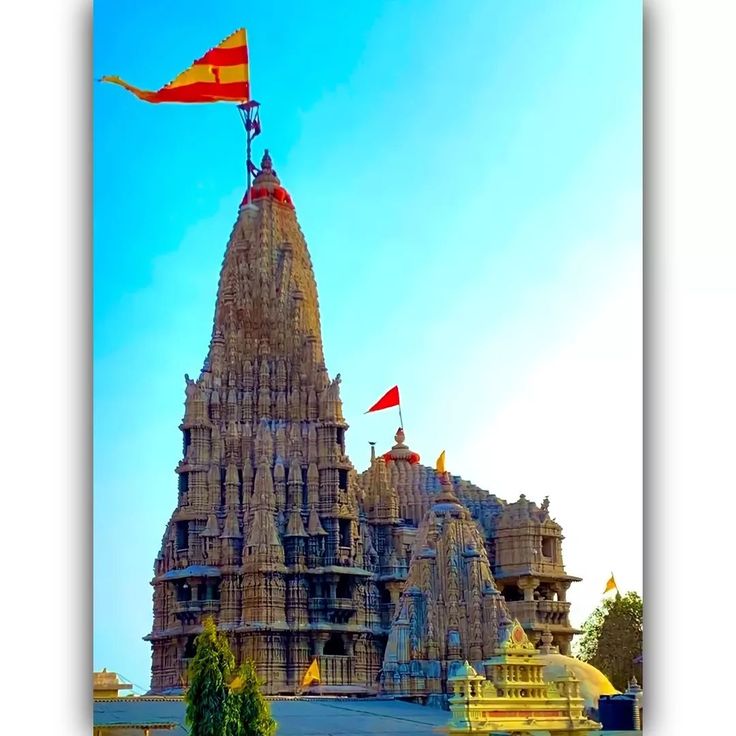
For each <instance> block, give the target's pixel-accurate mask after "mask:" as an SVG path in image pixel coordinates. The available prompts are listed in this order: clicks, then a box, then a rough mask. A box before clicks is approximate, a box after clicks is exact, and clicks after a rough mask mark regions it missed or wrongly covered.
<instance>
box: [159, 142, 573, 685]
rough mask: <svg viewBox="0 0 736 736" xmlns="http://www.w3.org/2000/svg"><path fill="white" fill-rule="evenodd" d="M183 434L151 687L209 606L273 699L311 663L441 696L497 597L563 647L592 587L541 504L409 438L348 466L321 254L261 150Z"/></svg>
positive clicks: (164, 550) (332, 679) (162, 559)
mask: <svg viewBox="0 0 736 736" xmlns="http://www.w3.org/2000/svg"><path fill="white" fill-rule="evenodd" d="M180 429H181V431H182V434H183V457H182V460H181V462H180V463H179V465H178V467H177V468H176V473H177V475H178V501H177V504H176V508H175V510H174V512H173V514H172V516H171V519H170V521H169V523H168V525H167V527H166V531H165V533H164V537H163V540H162V545H161V550H160V552H159V554H158V556H157V558H156V560H155V565H154V573H155V574H154V578H153V580H152V585H153V589H154V592H153V627H152V630H151V632H150V634H148V635H147V636H146V639H147V640H148V641H150V643H151V646H152V650H153V652H152V683H151V692H152V693H172V692H180V691H181V689H182V688H183V687H185V685H186V670H187V665H188V662H189V660H190V658H191V657H192V656H193V655H194V640H195V637H196V635H197V634H198V633H199V632H200V631H201V624H202V619H203V617H204V616H207V615H211V616H213V617H214V619H215V621H216V623H217V626H218V628H219V629H220V630H221V631H224V632H226V633H227V635H228V638H229V640H230V644H231V647H232V649H233V652H234V654H235V656H236V658H237V659H239V660H242V659H245V658H250V659H253V660H254V661H255V663H256V667H257V670H258V673H259V676H260V677H261V678H262V679H263V680H264V681H265V686H264V690H265V691H266V692H267V693H269V694H278V693H293V692H296V691H297V690H298V688H299V684H300V682H301V678H302V677H303V675H304V672H305V671H306V669H307V667H308V666H309V664H310V662H311V661H312V660H313V659H314V658H316V659H317V660H318V663H319V668H320V672H321V676H322V684H321V691H322V692H324V693H329V692H331V691H332V692H353V693H364V694H369V693H375V692H377V690H378V688H379V687H380V686H381V685H382V686H383V688H384V690H385V691H387V692H391V693H395V694H402V693H409V694H416V695H420V694H425V693H433V692H438V691H439V692H445V691H446V687H447V680H446V678H447V676H448V674H449V667H450V664H451V663H453V662H455V661H456V660H464V659H469V660H471V661H476V659H479V658H483V657H486V656H489V652H490V650H492V649H493V648H494V647H495V645H496V642H495V640H494V637H493V633H494V632H495V631H496V621H497V610H498V609H499V605H500V604H501V603H503V605H505V606H507V607H508V609H509V610H510V612H511V614H512V615H513V616H514V617H515V618H517V619H518V620H519V621H520V623H521V625H522V626H523V628H524V630H525V631H526V632H527V634H528V636H529V637H530V639H531V641H532V642H534V643H536V642H538V641H540V640H541V635H542V632H544V631H545V630H548V631H550V632H551V634H552V636H553V638H554V642H555V644H556V645H557V647H559V650H560V651H561V652H562V653H563V654H564V653H567V651H568V650H569V644H570V640H571V638H572V636H573V635H574V634H575V633H576V630H575V629H573V628H572V627H571V625H570V622H569V618H568V614H569V607H570V604H569V603H568V602H567V601H566V599H565V594H566V591H567V589H568V587H569V585H570V584H571V582H573V581H576V580H579V578H575V577H571V576H569V575H567V574H566V572H565V569H564V566H563V561H562V546H561V542H562V533H561V528H560V526H559V524H557V523H556V522H555V521H554V520H552V519H551V518H550V516H549V512H548V501H547V500H546V499H545V501H544V502H543V503H542V505H541V506H537V505H536V504H535V503H533V502H531V501H529V500H527V499H526V498H525V497H524V496H523V495H522V496H521V497H520V498H519V500H518V501H516V502H514V503H507V502H505V501H503V500H502V499H500V498H498V497H497V496H495V495H494V494H491V493H489V492H488V491H485V490H483V489H481V488H479V487H477V486H475V485H473V484H472V483H469V482H467V481H464V480H462V479H460V478H459V477H456V476H455V477H449V476H448V477H447V478H441V477H440V476H439V475H438V474H437V472H436V471H435V470H434V469H432V468H429V467H426V466H424V465H422V464H421V463H420V458H419V455H418V454H417V453H416V452H414V451H412V450H411V449H410V448H409V446H408V445H407V444H406V437H405V436H404V433H403V431H402V430H399V431H398V432H397V434H396V437H395V444H394V445H393V446H392V447H391V448H390V450H388V451H387V452H385V453H384V454H382V455H380V456H378V457H377V456H376V455H375V452H372V457H371V463H370V467H369V468H368V469H367V470H366V471H365V472H363V473H361V474H358V473H357V472H356V471H355V469H354V467H353V465H352V463H351V461H350V459H349V458H348V456H347V453H346V449H345V433H346V431H347V429H348V425H347V422H346V421H345V419H344V417H343V413H342V402H341V399H340V376H339V374H338V375H337V376H336V377H335V378H334V379H330V377H329V375H328V373H327V368H326V366H325V360H324V353H323V347H322V337H321V328H320V318H319V307H318V300H317V287H316V283H315V279H314V273H313V270H312V264H311V260H310V256H309V252H308V250H307V245H306V242H305V239H304V235H303V234H302V231H301V229H300V227H299V224H298V221H297V218H296V213H295V209H294V205H293V202H292V200H291V197H290V196H289V194H288V192H287V191H286V190H285V189H284V188H283V187H282V185H281V182H280V181H279V178H278V177H277V175H276V172H275V171H274V168H273V165H272V162H271V159H270V157H269V155H268V152H266V154H265V155H264V157H263V161H262V163H261V169H260V172H259V173H258V175H257V176H256V178H255V180H254V181H253V185H252V187H251V189H250V197H246V198H244V204H243V206H241V209H240V213H239V216H238V219H237V221H236V223H235V226H234V228H233V231H232V234H231V236H230V240H229V242H228V245H227V248H226V251H225V256H224V261H223V265H222V270H221V274H220V281H219V286H218V292H217V300H216V305H215V316H214V325H213V331H212V338H211V342H210V346H209V351H208V354H207V357H206V359H205V361H204V365H203V367H202V370H201V372H200V374H199V376H198V378H197V379H196V380H192V379H190V378H189V377H188V376H186V399H185V410H184V418H183V421H182V423H181V425H180ZM451 530H455V531H451ZM440 540H442V541H441V542H440ZM433 549H434V550H435V551H436V554H437V556H436V557H435V558H432V557H431V550H433ZM412 554H414V558H412ZM413 559H414V561H412V560H413ZM453 561H454V563H456V564H455V567H452V564H453ZM448 564H450V569H451V570H452V571H453V572H452V573H451V574H450V575H449V576H448V577H447V578H446V579H445V575H446V572H447V569H448V568H447V565H448ZM410 565H414V569H415V570H416V572H413V571H412V570H410ZM417 591H418V593H417ZM421 601H424V603H422V602H421ZM422 606H424V608H422ZM420 609H421V610H422V611H425V613H421V612H420ZM387 645H388V646H387ZM382 670H383V674H382V675H381V672H382Z"/></svg>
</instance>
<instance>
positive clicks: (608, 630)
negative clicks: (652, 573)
mask: <svg viewBox="0 0 736 736" xmlns="http://www.w3.org/2000/svg"><path fill="white" fill-rule="evenodd" d="M643 631H644V628H643V603H642V599H641V598H640V596H639V595H638V594H637V593H634V592H629V593H626V595H624V596H622V595H620V594H619V593H617V594H616V597H615V598H611V599H608V600H605V601H603V603H602V604H601V605H600V606H598V608H596V610H595V611H593V613H592V614H591V615H590V616H589V617H588V619H587V621H586V622H585V623H584V624H583V633H582V635H581V637H580V641H579V642H578V644H577V654H578V657H579V658H580V659H582V660H583V661H584V662H588V663H589V664H592V665H593V666H594V667H596V668H597V669H599V670H600V671H601V672H603V674H604V675H606V677H608V679H609V680H610V681H611V683H612V684H613V686H614V687H615V688H616V689H618V690H621V691H622V692H623V691H624V690H626V687H627V685H628V682H629V680H630V679H631V676H632V675H635V676H636V679H637V680H638V682H639V684H640V685H643V684H644V683H643V674H642V665H641V662H637V663H635V662H634V660H635V659H636V658H638V657H641V654H642V640H643Z"/></svg>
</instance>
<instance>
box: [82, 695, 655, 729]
mask: <svg viewBox="0 0 736 736" xmlns="http://www.w3.org/2000/svg"><path fill="white" fill-rule="evenodd" d="M185 708H186V705H185V703H184V701H183V700H181V699H176V700H175V699H164V698H151V697H149V698H121V699H120V700H109V701H104V700H96V701H95V704H94V718H95V725H96V726H102V725H106V724H131V725H133V724H136V723H138V724H144V723H145V724H148V725H153V724H156V723H160V724H164V723H167V722H172V721H173V722H176V723H177V724H178V726H177V727H176V728H175V729H174V730H172V731H158V732H154V733H158V734H160V736H165V735H166V734H170V735H171V736H186V734H187V733H188V731H187V730H186V728H185V726H184V713H185ZM271 712H272V713H273V717H274V718H275V719H276V721H278V724H279V725H278V730H277V731H276V736H324V735H325V734H330V735H331V736H343V735H344V736H362V734H374V735H375V734H382V736H399V734H401V736H406V734H414V735H415V736H436V735H437V733H438V732H440V733H441V732H442V729H443V728H444V727H445V726H446V725H447V722H448V721H449V719H450V714H449V713H448V712H447V711H445V710H440V709H439V708H430V707H425V706H422V705H415V704H414V703H405V702H403V701H400V700H377V699H375V698H364V699H348V698H343V699H330V698H323V699H318V698H314V699H310V698H305V699H301V700H296V699H284V700H274V701H272V702H271ZM601 733H602V732H599V731H597V732H594V733H593V734H591V735H590V736H595V734H601ZM619 733H620V734H624V732H617V731H606V732H605V734H604V735H603V736H616V734H619ZM635 734H641V731H638V732H635V731H627V732H625V736H635Z"/></svg>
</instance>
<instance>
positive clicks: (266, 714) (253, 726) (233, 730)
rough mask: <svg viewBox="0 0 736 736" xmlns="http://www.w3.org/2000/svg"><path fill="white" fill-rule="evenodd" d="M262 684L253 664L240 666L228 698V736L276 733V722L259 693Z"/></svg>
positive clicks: (269, 734)
mask: <svg viewBox="0 0 736 736" xmlns="http://www.w3.org/2000/svg"><path fill="white" fill-rule="evenodd" d="M262 684H263V683H261V682H260V681H259V680H258V676H257V675H256V668H255V666H254V664H253V662H250V661H246V662H245V663H244V664H243V665H241V666H240V668H239V670H238V674H237V676H236V678H235V680H234V682H233V690H232V694H231V696H230V697H231V700H232V702H231V706H230V711H229V717H228V721H229V724H228V732H227V733H228V736H273V734H274V733H275V732H276V721H274V719H273V718H272V717H271V708H270V706H269V704H268V701H267V700H266V699H265V698H264V697H263V694H262V693H261V689H260V688H261V685H262Z"/></svg>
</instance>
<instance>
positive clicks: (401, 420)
mask: <svg viewBox="0 0 736 736" xmlns="http://www.w3.org/2000/svg"><path fill="white" fill-rule="evenodd" d="M399 421H400V422H401V429H404V417H402V416H401V404H399Z"/></svg>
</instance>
